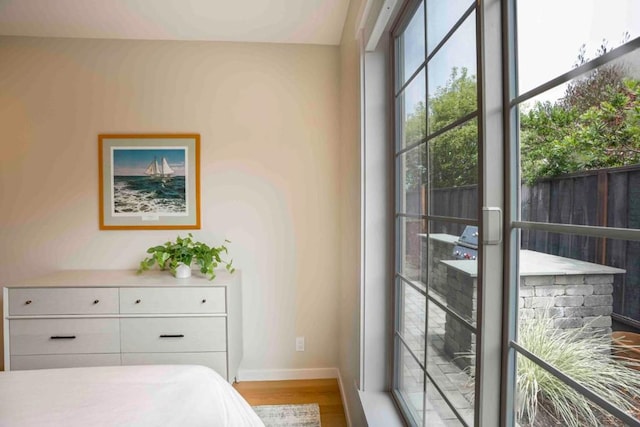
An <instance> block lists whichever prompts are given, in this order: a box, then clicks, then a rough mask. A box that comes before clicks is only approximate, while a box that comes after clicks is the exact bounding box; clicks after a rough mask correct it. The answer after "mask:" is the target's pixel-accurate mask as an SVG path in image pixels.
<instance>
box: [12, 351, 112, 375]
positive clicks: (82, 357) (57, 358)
mask: <svg viewBox="0 0 640 427" xmlns="http://www.w3.org/2000/svg"><path fill="white" fill-rule="evenodd" d="M118 365H120V353H110V354H46V355H33V356H11V370H12V371H18V370H23V369H56V368H74V367H78V366H79V367H85V366H118Z"/></svg>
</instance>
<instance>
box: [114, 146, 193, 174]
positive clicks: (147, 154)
mask: <svg viewBox="0 0 640 427" xmlns="http://www.w3.org/2000/svg"><path fill="white" fill-rule="evenodd" d="M185 156H186V150H185V149H183V148H179V149H166V148H157V149H154V148H146V147H145V148H141V149H138V148H129V147H123V148H114V149H113V171H114V176H143V175H144V174H145V173H144V171H145V169H147V166H149V164H150V163H151V162H152V161H153V159H154V158H156V159H157V160H158V163H160V162H161V161H162V158H163V157H166V159H167V162H168V163H169V166H171V168H172V169H173V170H174V172H175V175H177V176H184V174H185V173H184V172H185Z"/></svg>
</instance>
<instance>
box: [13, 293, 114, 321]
mask: <svg viewBox="0 0 640 427" xmlns="http://www.w3.org/2000/svg"><path fill="white" fill-rule="evenodd" d="M117 313H118V289H117V288H77V289H76V288H20V289H9V315H11V316H31V315H40V314H117Z"/></svg>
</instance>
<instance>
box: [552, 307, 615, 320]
mask: <svg viewBox="0 0 640 427" xmlns="http://www.w3.org/2000/svg"><path fill="white" fill-rule="evenodd" d="M612 312H613V308H612V307H611V306H610V305H609V306H594V307H584V306H582V307H565V308H564V315H565V316H566V317H596V316H610V315H611V313H612Z"/></svg>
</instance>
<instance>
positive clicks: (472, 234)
mask: <svg viewBox="0 0 640 427" xmlns="http://www.w3.org/2000/svg"><path fill="white" fill-rule="evenodd" d="M454 243H455V246H454V247H453V258H454V259H471V260H475V259H477V258H478V227H476V226H473V225H467V226H466V227H465V228H464V230H463V231H462V234H461V235H460V237H459V238H458V240H456V241H455V242H454Z"/></svg>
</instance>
